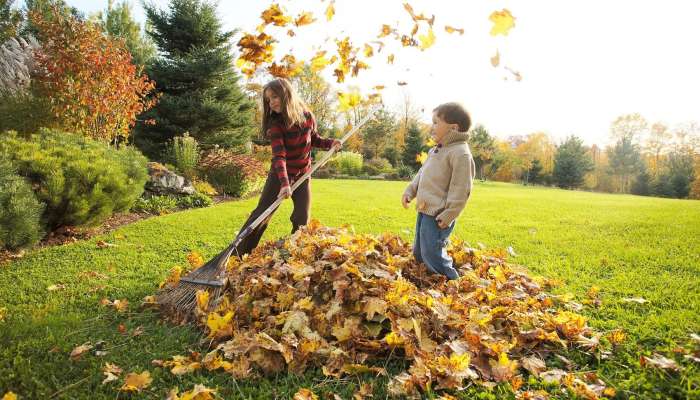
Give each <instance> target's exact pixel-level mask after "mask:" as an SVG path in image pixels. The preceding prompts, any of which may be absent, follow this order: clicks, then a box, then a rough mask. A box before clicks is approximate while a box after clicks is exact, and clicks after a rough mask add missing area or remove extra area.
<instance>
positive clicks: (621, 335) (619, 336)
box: [606, 329, 625, 346]
mask: <svg viewBox="0 0 700 400" xmlns="http://www.w3.org/2000/svg"><path fill="white" fill-rule="evenodd" d="M606 338H607V339H608V341H609V342H610V344H612V345H613V346H618V345H620V344H621V343H622V342H624V341H625V332H624V331H622V329H614V330H612V331H610V333H608V335H607V336H606Z"/></svg>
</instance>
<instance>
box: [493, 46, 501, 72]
mask: <svg viewBox="0 0 700 400" xmlns="http://www.w3.org/2000/svg"><path fill="white" fill-rule="evenodd" d="M500 63H501V53H500V52H499V51H498V50H496V54H495V55H494V56H493V57H491V65H492V66H493V67H494V68H495V67H498V64H500Z"/></svg>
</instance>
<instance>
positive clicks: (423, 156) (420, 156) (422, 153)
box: [416, 151, 428, 164]
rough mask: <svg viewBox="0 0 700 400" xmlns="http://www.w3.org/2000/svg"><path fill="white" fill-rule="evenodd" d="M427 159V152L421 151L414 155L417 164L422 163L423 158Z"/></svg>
mask: <svg viewBox="0 0 700 400" xmlns="http://www.w3.org/2000/svg"><path fill="white" fill-rule="evenodd" d="M427 159H428V153H426V152H424V151H423V152H421V153H420V154H418V155H416V162H417V163H419V164H424V163H425V160H427Z"/></svg>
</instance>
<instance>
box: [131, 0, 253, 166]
mask: <svg viewBox="0 0 700 400" xmlns="http://www.w3.org/2000/svg"><path fill="white" fill-rule="evenodd" d="M145 10H146V16H147V18H148V21H149V29H148V35H149V36H150V37H151V39H153V41H154V42H155V44H156V46H157V47H158V49H159V50H160V52H161V53H162V57H159V58H155V59H153V61H152V62H151V63H149V65H148V66H147V68H146V71H147V74H148V76H149V77H150V78H151V79H153V80H155V81H156V91H158V92H159V93H160V94H161V97H160V99H159V101H158V104H157V105H156V107H154V108H153V109H151V110H150V111H148V112H147V113H144V114H143V115H142V118H141V119H142V120H144V121H149V120H154V121H155V124H154V125H148V124H142V125H141V126H139V129H138V132H137V135H136V138H135V143H136V145H137V146H138V147H139V148H141V149H142V151H144V153H146V154H148V155H149V156H151V157H153V158H158V157H160V156H162V152H163V150H164V148H165V146H164V145H165V143H166V142H167V141H168V140H170V139H172V138H174V137H176V136H181V135H182V134H184V133H185V132H189V134H190V135H191V136H192V137H194V138H195V139H196V140H197V141H198V142H199V143H200V144H201V145H202V146H203V147H210V146H213V145H215V144H217V145H220V146H222V147H234V146H239V145H242V144H244V143H245V142H247V141H248V140H249V138H250V136H251V134H252V133H253V132H254V130H255V128H256V127H254V126H253V124H252V119H253V117H254V107H255V105H254V103H253V102H252V101H250V99H249V98H248V96H246V94H245V93H244V92H243V90H242V89H241V87H240V86H239V85H238V80H239V76H238V74H237V73H236V72H235V71H234V68H233V56H232V54H231V43H230V39H231V36H232V35H233V32H224V31H223V30H222V26H221V22H220V21H219V19H218V18H217V16H216V6H215V5H214V4H212V3H209V2H207V1H205V0H172V1H171V3H170V6H169V9H168V10H167V11H161V10H158V9H156V8H155V7H154V6H153V5H148V4H147V5H146V6H145Z"/></svg>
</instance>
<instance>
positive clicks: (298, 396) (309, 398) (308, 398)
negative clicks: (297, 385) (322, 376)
mask: <svg viewBox="0 0 700 400" xmlns="http://www.w3.org/2000/svg"><path fill="white" fill-rule="evenodd" d="M292 400H318V396H316V394H314V392H312V391H311V390H309V389H306V388H301V389H299V391H298V392H296V393H295V394H294V397H292Z"/></svg>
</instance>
